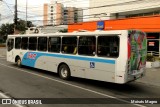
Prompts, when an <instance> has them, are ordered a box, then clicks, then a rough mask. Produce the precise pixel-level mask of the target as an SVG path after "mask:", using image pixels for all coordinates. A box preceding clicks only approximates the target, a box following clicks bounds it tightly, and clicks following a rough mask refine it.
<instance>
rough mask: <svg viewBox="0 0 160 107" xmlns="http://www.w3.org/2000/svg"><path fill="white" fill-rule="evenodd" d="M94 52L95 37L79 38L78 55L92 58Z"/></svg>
mask: <svg viewBox="0 0 160 107" xmlns="http://www.w3.org/2000/svg"><path fill="white" fill-rule="evenodd" d="M95 51H96V37H95V36H81V37H79V44H78V54H80V55H88V56H94V55H95Z"/></svg>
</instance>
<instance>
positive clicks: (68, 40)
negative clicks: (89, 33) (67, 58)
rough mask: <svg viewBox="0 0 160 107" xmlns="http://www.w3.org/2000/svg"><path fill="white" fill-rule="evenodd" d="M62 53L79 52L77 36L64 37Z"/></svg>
mask: <svg viewBox="0 0 160 107" xmlns="http://www.w3.org/2000/svg"><path fill="white" fill-rule="evenodd" d="M62 53H66V54H76V53H77V37H63V38H62Z"/></svg>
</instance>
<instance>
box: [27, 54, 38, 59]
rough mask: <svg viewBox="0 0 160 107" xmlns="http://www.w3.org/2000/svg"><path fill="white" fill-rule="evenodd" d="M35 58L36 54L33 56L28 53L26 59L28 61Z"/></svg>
mask: <svg viewBox="0 0 160 107" xmlns="http://www.w3.org/2000/svg"><path fill="white" fill-rule="evenodd" d="M36 56H37V54H35V53H28V55H27V58H29V59H35V58H36Z"/></svg>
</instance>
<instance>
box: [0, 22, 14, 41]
mask: <svg viewBox="0 0 160 107" xmlns="http://www.w3.org/2000/svg"><path fill="white" fill-rule="evenodd" d="M13 33H14V25H13V24H9V23H7V24H2V25H1V26H0V36H1V38H3V41H5V40H6V39H7V36H8V35H10V34H13Z"/></svg>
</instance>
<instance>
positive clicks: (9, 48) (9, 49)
mask: <svg viewBox="0 0 160 107" xmlns="http://www.w3.org/2000/svg"><path fill="white" fill-rule="evenodd" d="M13 48H14V39H12V38H9V39H8V41H7V61H11V62H13V61H14V55H13Z"/></svg>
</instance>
